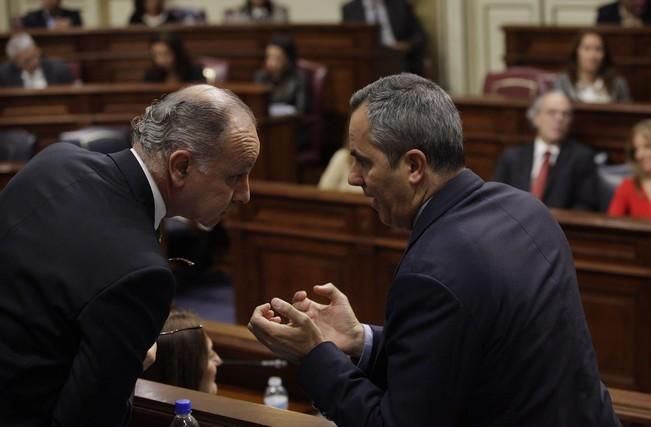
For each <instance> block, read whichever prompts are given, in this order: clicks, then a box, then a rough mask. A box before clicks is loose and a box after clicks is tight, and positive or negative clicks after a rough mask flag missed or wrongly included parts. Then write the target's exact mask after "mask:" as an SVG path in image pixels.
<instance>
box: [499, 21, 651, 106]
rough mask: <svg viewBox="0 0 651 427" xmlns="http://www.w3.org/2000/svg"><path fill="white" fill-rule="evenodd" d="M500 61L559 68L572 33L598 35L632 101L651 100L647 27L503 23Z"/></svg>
mask: <svg viewBox="0 0 651 427" xmlns="http://www.w3.org/2000/svg"><path fill="white" fill-rule="evenodd" d="M503 29H504V34H505V36H506V49H505V50H506V53H505V55H504V60H505V62H506V65H507V66H509V67H513V66H517V65H527V66H532V67H540V68H546V69H550V70H554V71H559V70H562V69H564V68H565V67H566V66H567V63H568V60H569V57H570V53H571V50H572V45H573V43H574V40H575V39H576V36H577V35H578V34H579V33H580V32H582V31H585V30H593V31H596V32H598V33H599V34H602V35H603V37H604V39H605V40H606V43H607V44H608V47H609V48H610V53H611V54H612V55H613V60H614V62H615V65H616V66H617V69H618V70H619V71H620V72H621V73H622V75H623V76H624V77H626V80H627V81H628V84H629V86H630V89H631V95H632V96H633V99H634V100H636V101H646V102H648V101H651V85H649V74H650V73H651V28H649V27H641V28H623V27H618V26H598V27H570V26H532V25H507V26H505V27H503Z"/></svg>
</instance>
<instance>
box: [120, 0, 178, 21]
mask: <svg viewBox="0 0 651 427" xmlns="http://www.w3.org/2000/svg"><path fill="white" fill-rule="evenodd" d="M177 21H178V20H177V18H176V16H175V15H174V14H172V13H170V12H169V11H167V10H165V2H164V0H134V2H133V14H132V15H131V18H130V19H129V25H146V26H148V27H158V26H159V25H163V24H174V23H176V22H177Z"/></svg>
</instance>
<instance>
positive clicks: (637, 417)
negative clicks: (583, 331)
mask: <svg viewBox="0 0 651 427" xmlns="http://www.w3.org/2000/svg"><path fill="white" fill-rule="evenodd" d="M202 324H203V325H204V329H205V330H206V332H207V333H208V334H209V335H210V337H211V339H212V340H213V342H214V344H215V350H216V351H218V352H219V353H220V354H225V353H229V354H232V353H238V354H239V355H240V357H242V358H244V359H258V358H260V351H261V350H262V351H263V352H267V353H269V354H271V353H270V352H269V350H266V348H265V347H264V346H262V344H260V343H259V342H258V341H257V340H256V339H255V337H254V336H253V335H252V334H251V333H250V332H249V331H248V329H247V328H246V327H245V326H240V325H227V324H223V323H217V322H206V321H203V322H202ZM221 372H222V370H221V368H220V371H219V373H218V381H219V394H220V395H223V396H226V397H232V398H235V399H240V400H247V401H253V402H259V401H260V399H261V393H259V392H256V390H257V389H253V390H252V389H250V387H249V386H248V385H244V386H239V387H238V386H233V385H231V384H230V383H229V384H224V380H223V379H222V377H221ZM256 376H260V375H259V373H256V372H253V371H251V370H245V371H243V372H242V373H241V375H239V376H238V377H237V379H238V380H239V381H243V380H248V381H250V377H256ZM262 378H266V376H265V375H263V376H262ZM262 378H261V379H262ZM284 379H285V378H284V377H283V381H284ZM239 384H244V382H240V383H239ZM608 391H609V392H610V396H611V397H612V400H613V407H614V408H615V413H616V414H617V416H618V417H619V419H620V420H621V421H622V422H634V423H642V424H645V425H651V394H646V393H639V392H634V391H629V390H621V389H616V388H612V387H611V388H609V389H608ZM292 403H293V402H292V400H291V399H290V408H291V405H292ZM305 407H306V406H305V405H303V406H299V407H298V409H297V410H299V411H303V408H305ZM307 408H308V409H311V407H309V406H307Z"/></svg>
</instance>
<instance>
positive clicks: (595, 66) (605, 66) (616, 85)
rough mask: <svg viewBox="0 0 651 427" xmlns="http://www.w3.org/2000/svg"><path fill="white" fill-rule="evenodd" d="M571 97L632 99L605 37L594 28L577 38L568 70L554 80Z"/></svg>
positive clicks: (606, 99)
mask: <svg viewBox="0 0 651 427" xmlns="http://www.w3.org/2000/svg"><path fill="white" fill-rule="evenodd" d="M554 86H555V89H559V90H561V91H563V92H564V93H565V95H567V97H568V98H570V99H571V100H572V101H581V102H593V103H607V102H630V101H631V95H630V92H629V89H628V84H627V83H626V80H625V79H624V78H623V77H621V76H620V75H618V74H617V72H616V70H615V68H614V66H613V60H612V57H611V55H610V51H609V50H608V47H607V46H606V42H605V40H604V39H603V37H602V36H601V35H600V34H599V33H596V32H594V31H587V32H585V33H582V34H581V35H579V37H578V38H577V41H576V43H575V44H574V47H573V49H572V54H571V55H570V63H569V65H568V67H567V70H566V71H565V72H564V73H561V74H560V75H559V76H558V78H557V79H556V81H555V83H554Z"/></svg>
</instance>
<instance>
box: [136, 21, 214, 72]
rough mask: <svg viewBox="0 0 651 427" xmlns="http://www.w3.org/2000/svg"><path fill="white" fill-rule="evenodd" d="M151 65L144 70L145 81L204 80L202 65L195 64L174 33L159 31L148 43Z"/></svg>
mask: <svg viewBox="0 0 651 427" xmlns="http://www.w3.org/2000/svg"><path fill="white" fill-rule="evenodd" d="M150 49H151V60H152V66H151V68H149V69H148V70H147V71H145V81H146V82H156V83H164V82H165V83H177V82H204V81H205V79H204V77H203V67H202V66H201V65H199V64H195V63H193V62H192V60H191V59H190V55H189V54H188V52H187V51H186V50H185V47H184V46H183V42H182V41H181V39H180V38H179V37H178V36H177V35H176V34H174V33H161V34H158V35H157V36H155V37H154V38H153V39H152V40H151V43H150Z"/></svg>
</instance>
